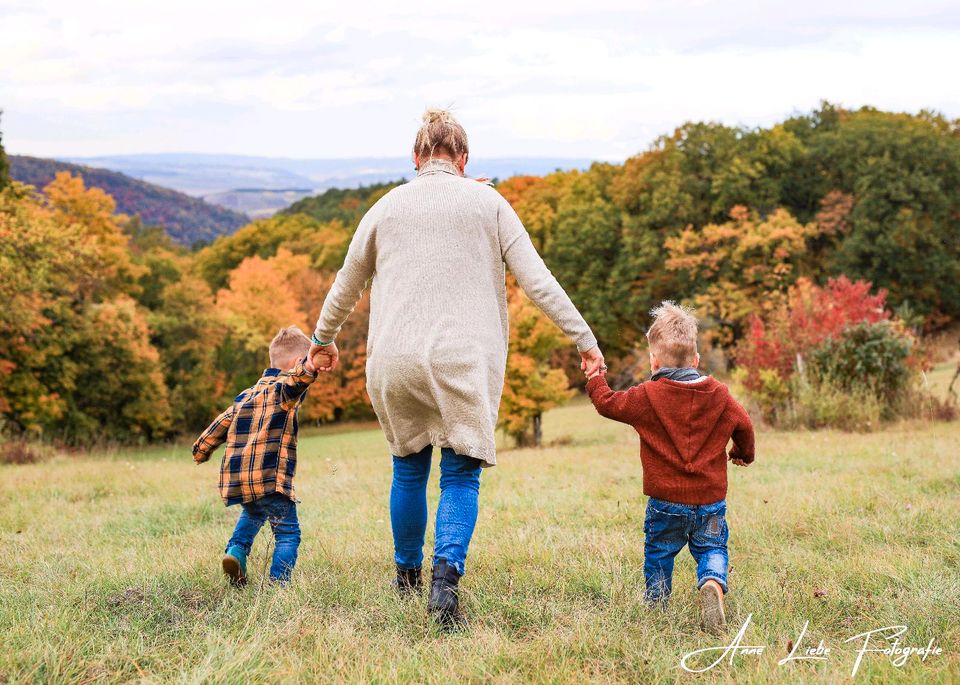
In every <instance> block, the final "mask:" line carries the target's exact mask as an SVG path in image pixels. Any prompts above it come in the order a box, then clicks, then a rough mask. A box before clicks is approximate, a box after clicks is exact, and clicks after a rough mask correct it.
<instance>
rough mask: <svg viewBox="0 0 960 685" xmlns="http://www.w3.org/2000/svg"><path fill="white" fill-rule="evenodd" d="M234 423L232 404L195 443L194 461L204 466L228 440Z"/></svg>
mask: <svg viewBox="0 0 960 685" xmlns="http://www.w3.org/2000/svg"><path fill="white" fill-rule="evenodd" d="M232 421H233V405H232V404H231V405H230V406H229V407H228V408H227V409H226V410H224V411H223V413H222V414H220V416H218V417H217V418H215V419H214V420H213V423H211V424H210V425H209V426H208V427H207V429H206V430H205V431H203V433H201V434H200V437H199V438H197V441H196V442H195V443H193V461H194V462H195V463H197V464H202V463H203V462H205V461H206V460H207V459H209V458H210V455H211V454H213V451H214V450H215V449H217V448H218V447H220V445H221V444H223V441H224V440H226V439H227V432H228V431H229V430H230V423H231V422H232Z"/></svg>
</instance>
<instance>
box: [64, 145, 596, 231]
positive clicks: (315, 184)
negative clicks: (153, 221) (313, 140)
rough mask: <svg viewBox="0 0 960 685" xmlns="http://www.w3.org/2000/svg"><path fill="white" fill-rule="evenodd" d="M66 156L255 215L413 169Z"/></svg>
mask: <svg viewBox="0 0 960 685" xmlns="http://www.w3.org/2000/svg"><path fill="white" fill-rule="evenodd" d="M66 161H70V162H74V163H79V164H88V165H90V166H95V167H103V168H105V169H112V170H113V171H119V172H121V173H124V174H126V175H127V176H132V177H133V178H138V179H141V180H144V181H147V182H149V183H155V184H157V185H161V186H166V187H168V188H174V189H176V190H179V191H181V192H184V193H188V194H190V195H194V196H196V197H202V198H203V199H204V200H206V201H207V202H210V203H213V204H217V205H220V206H221V207H227V208H230V209H235V210H240V211H243V212H245V213H246V214H247V215H249V216H256V217H259V216H266V215H269V214H272V213H273V212H276V211H278V210H280V209H283V208H284V207H286V206H287V205H289V204H290V203H292V202H295V201H296V200H298V199H300V198H302V197H306V196H308V195H313V194H314V193H320V192H323V191H324V190H327V189H330V188H359V187H361V186H370V185H371V184H378V183H386V182H389V181H394V180H396V179H401V178H408V179H409V178H412V177H413V175H414V174H415V172H414V170H413V162H412V161H411V160H410V158H409V157H383V158H377V157H357V158H354V159H289V158H284V157H253V156H249V155H209V154H177V153H165V154H132V155H114V156H104V157H71V158H67V160H66ZM591 161H592V160H588V159H571V158H563V157H557V158H551V157H516V158H503V157H499V158H498V157H492V158H483V157H472V158H471V159H470V165H469V166H468V167H467V172H468V173H469V174H470V175H471V176H487V177H489V178H499V179H505V178H509V177H510V176H516V175H533V176H542V175H544V174H548V173H550V172H552V171H556V170H557V169H563V170H568V169H587V168H588V167H589V166H590V164H591Z"/></svg>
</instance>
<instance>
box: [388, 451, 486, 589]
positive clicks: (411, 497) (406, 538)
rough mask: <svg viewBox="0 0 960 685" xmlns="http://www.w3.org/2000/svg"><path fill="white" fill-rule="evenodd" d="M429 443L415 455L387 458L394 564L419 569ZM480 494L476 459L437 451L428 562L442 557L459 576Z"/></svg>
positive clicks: (478, 469)
mask: <svg viewBox="0 0 960 685" xmlns="http://www.w3.org/2000/svg"><path fill="white" fill-rule="evenodd" d="M432 457H433V447H432V446H431V445H427V446H426V447H424V448H423V449H422V450H420V451H419V452H417V453H415V454H411V455H409V456H406V457H397V456H394V457H393V485H392V486H391V488H390V523H391V524H392V527H393V547H394V552H395V554H394V560H395V561H396V562H397V566H399V567H400V568H405V569H411V568H420V565H421V564H422V563H423V538H424V535H425V534H426V531H427V481H428V480H429V479H430V462H431V461H432ZM479 497H480V460H479V459H474V458H473V457H465V456H463V455H461V454H457V453H456V452H454V451H453V450H452V449H450V448H449V447H444V448H443V449H441V450H440V502H439V504H438V505H437V523H436V526H437V534H436V540H435V543H434V548H433V563H434V564H436V563H437V560H438V559H446V561H447V563H448V564H450V565H451V566H453V567H454V568H456V569H457V572H458V573H460V574H461V575H462V574H463V572H464V564H465V563H466V561H467V549H468V548H469V546H470V539H471V538H472V537H473V529H474V527H475V526H476V525H477V511H478V503H479V502H478V500H479Z"/></svg>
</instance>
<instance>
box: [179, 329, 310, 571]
mask: <svg viewBox="0 0 960 685" xmlns="http://www.w3.org/2000/svg"><path fill="white" fill-rule="evenodd" d="M309 349H310V338H308V337H307V336H306V335H304V333H303V331H301V330H300V329H299V328H297V327H296V326H290V327H289V328H284V329H282V330H281V331H280V332H279V333H277V335H276V337H275V338H274V339H273V341H272V342H271V343H270V368H269V369H267V370H266V371H264V372H263V376H261V378H260V380H258V381H257V382H256V384H255V385H253V386H252V387H250V388H247V389H246V390H244V391H243V392H241V393H240V394H239V395H237V397H236V399H234V401H233V404H232V405H231V406H230V407H228V408H227V409H226V411H224V412H223V413H222V414H220V416H218V417H217V418H216V420H214V422H213V423H211V424H210V427H209V428H207V429H206V430H205V431H204V432H203V433H202V434H201V435H200V437H199V438H197V441H196V443H194V445H193V460H194V461H195V462H196V463H197V464H201V463H203V462H205V461H207V460H208V459H209V458H210V455H211V454H212V453H213V451H214V450H216V449H217V447H219V446H220V444H221V443H223V442H226V443H227V449H226V452H225V453H224V455H223V461H221V462H220V495H221V496H222V497H223V501H224V503H225V504H226V505H227V506H230V505H231V504H240V505H241V506H242V507H243V511H242V512H240V519H239V520H238V521H237V527H236V529H235V530H234V531H233V537H231V538H230V541H229V542H228V543H227V548H226V550H225V555H224V557H223V571H224V573H226V574H227V576H229V577H230V581H231V583H232V584H233V585H235V586H236V587H243V585H245V584H246V582H247V555H248V554H250V548H251V547H252V546H253V539H254V537H256V535H257V533H258V532H259V531H260V528H261V527H263V524H264V523H266V522H267V521H269V522H270V527H271V528H272V529H273V536H274V539H275V541H276V546H275V548H274V552H273V564H272V565H271V566H270V579H271V580H275V581H279V582H281V583H286V582H287V581H289V580H290V574H291V572H292V571H293V567H294V565H295V564H296V563H297V550H298V548H299V547H300V523H299V521H298V520H297V504H296V497H295V494H294V489H293V476H294V473H295V472H296V469H297V430H298V424H297V412H298V410H299V409H300V405H301V404H302V403H303V398H304V396H305V395H306V392H307V390H308V389H309V388H310V384H311V383H313V381H314V380H316V378H317V370H316V369H315V368H314V366H313V364H312V363H311V362H310V360H309V358H308V356H307V351H308V350H309ZM281 369H288V370H287V371H281Z"/></svg>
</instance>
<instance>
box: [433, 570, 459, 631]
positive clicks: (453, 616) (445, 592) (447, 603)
mask: <svg viewBox="0 0 960 685" xmlns="http://www.w3.org/2000/svg"><path fill="white" fill-rule="evenodd" d="M459 584H460V574H459V573H458V572H457V569H456V568H454V567H453V566H452V565H450V564H448V563H447V560H446V559H437V561H436V563H435V564H434V565H433V582H432V583H431V586H430V601H429V602H427V611H428V612H430V613H431V614H433V615H434V618H436V620H437V622H438V623H439V624H440V625H441V626H443V627H445V628H452V627H457V626H461V625H463V623H464V617H463V614H462V613H460V598H459V597H458V595H459V592H460V589H459Z"/></svg>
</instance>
